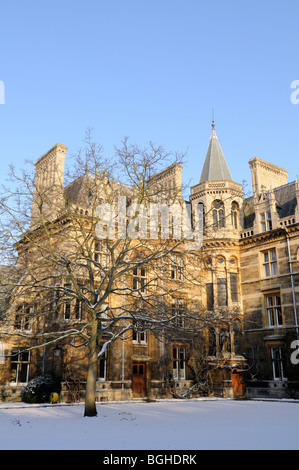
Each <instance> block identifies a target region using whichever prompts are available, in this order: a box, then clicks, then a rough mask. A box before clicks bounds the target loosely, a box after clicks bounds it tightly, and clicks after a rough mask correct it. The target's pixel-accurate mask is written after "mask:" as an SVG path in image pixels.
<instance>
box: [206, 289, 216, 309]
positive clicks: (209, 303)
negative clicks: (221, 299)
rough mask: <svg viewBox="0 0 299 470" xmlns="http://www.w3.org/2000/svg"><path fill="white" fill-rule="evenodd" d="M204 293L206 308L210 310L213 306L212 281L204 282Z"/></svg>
mask: <svg viewBox="0 0 299 470" xmlns="http://www.w3.org/2000/svg"><path fill="white" fill-rule="evenodd" d="M206 294H207V309H208V310H212V309H213V308H214V289H213V283H212V282H208V283H207V284H206Z"/></svg>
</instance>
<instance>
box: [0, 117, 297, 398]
mask: <svg viewBox="0 0 299 470" xmlns="http://www.w3.org/2000/svg"><path fill="white" fill-rule="evenodd" d="M66 150H67V149H66V147H65V146H64V145H61V144H56V145H55V146H54V147H53V148H52V149H50V150H49V151H48V152H47V153H46V154H45V155H43V156H42V157H41V158H40V159H39V160H38V161H37V162H36V165H35V172H36V174H35V189H36V188H38V187H39V188H40V187H42V186H43V185H44V186H46V187H47V189H48V197H49V199H51V198H52V202H53V201H54V202H55V203H51V204H48V205H47V218H48V219H49V220H50V219H51V220H52V221H53V220H54V221H58V222H57V223H56V222H55V223H56V226H55V230H56V232H55V234H57V237H58V239H59V234H60V233H62V231H63V230H64V227H66V220H65V217H64V216H63V215H61V211H59V208H61V207H62V205H63V204H64V201H65V200H66V198H67V200H68V201H71V203H72V204H73V205H74V206H76V208H77V211H78V212H77V213H78V214H81V215H82V220H83V219H84V221H85V222H84V223H86V224H87V225H88V217H89V214H88V204H87V203H86V201H87V200H88V197H89V194H88V193H86V187H84V176H81V177H80V178H78V179H75V180H74V181H72V182H71V183H69V184H68V185H67V186H66V187H65V188H64V192H63V193H62V192H61V193H58V192H57V191H56V188H57V187H58V186H56V182H57V181H58V180H63V175H64V161H65V156H66ZM227 162H229V159H227V160H226V158H225V156H224V154H223V151H222V149H221V146H220V143H219V141H218V138H217V135H216V132H215V126H214V123H213V124H212V133H211V136H210V141H209V143H208V149H207V152H206V155H205V158H204V154H203V159H202V168H199V169H198V170H199V174H198V181H199V182H198V184H196V185H195V186H193V187H191V188H190V195H189V200H187V201H186V200H184V204H185V205H186V207H190V208H191V214H194V213H197V211H198V208H200V211H201V213H202V214H203V240H202V244H201V246H200V247H198V248H196V247H195V250H198V254H200V258H199V259H200V261H198V262H197V263H194V265H192V261H191V254H190V255H189V254H188V253H186V252H184V250H182V251H181V252H180V251H179V250H177V251H176V250H173V251H172V252H171V253H170V255H169V258H168V261H167V263H168V264H167V266H168V267H167V269H168V271H167V274H166V269H165V270H164V271H161V273H160V275H158V274H157V278H158V281H157V285H156V286H155V289H157V286H158V285H159V286H161V285H162V283H164V287H165V285H168V286H169V292H170V290H171V291H172V293H173V294H172V300H171V303H170V304H171V306H170V311H171V312H172V314H173V315H176V318H177V320H176V324H175V325H174V328H173V329H172V330H169V332H168V333H167V334H165V340H161V337H158V336H157V335H156V334H155V332H153V331H152V329H151V328H142V325H141V324H140V323H139V324H138V325H136V328H135V327H134V328H132V329H131V330H127V331H126V332H125V333H123V335H122V336H120V337H119V339H118V340H117V341H114V342H111V343H109V344H108V346H107V347H105V349H104V351H103V354H101V355H100V357H99V359H98V376H97V385H96V397H97V400H98V401H105V400H107V401H109V400H129V399H134V398H136V399H155V398H161V397H169V396H175V397H194V396H201V395H205V396H222V397H235V398H299V364H297V363H296V361H295V360H293V359H292V358H294V354H293V355H292V353H293V352H294V348H295V346H296V344H297V343H296V341H297V340H298V339H299V336H298V330H299V326H298V311H297V310H298V296H299V179H298V177H297V178H296V179H295V180H294V181H291V182H289V181H288V172H287V170H285V169H283V168H281V167H278V166H276V165H274V164H272V163H270V162H267V161H264V160H262V159H260V158H257V157H255V158H252V159H251V160H250V161H249V166H250V170H251V177H252V194H251V195H250V196H247V195H246V194H244V190H243V189H244V188H243V187H242V184H240V183H239V182H235V181H233V179H232V176H231V172H230V170H229V165H228V163H227ZM45 175H46V177H45ZM181 176H182V166H181V165H179V164H173V165H171V166H170V167H168V168H165V169H164V170H163V171H161V172H159V173H158V174H157V175H154V176H153V177H152V180H153V181H155V184H156V186H157V187H159V186H160V187H164V188H165V187H167V188H168V189H169V193H168V194H173V193H174V192H175V193H176V196H175V199H176V200H178V199H180V200H182V193H181V187H182V183H181ZM115 184H116V183H115ZM124 186H125V185H124ZM122 189H124V190H126V188H125V187H123V188H122ZM127 191H128V194H129V193H130V188H127ZM37 212H38V209H37V204H36V205H34V204H33V205H32V214H31V220H32V223H31V227H30V233H38V227H39V224H40V223H41V222H40V220H39V219H38V216H37ZM38 220H39V221H38ZM31 240H33V238H31ZM54 243H55V241H54ZM57 243H58V244H61V252H62V253H63V250H64V249H65V246H64V243H65V239H63V240H62V241H61V239H59V241H58V242H57ZM156 243H159V240H158V241H157V242H156ZM34 250H36V251H34ZM38 250H40V248H37V247H35V248H32V249H30V250H29V251H28V248H27V247H26V243H25V242H24V241H23V242H22V243H20V245H19V246H18V253H19V261H18V265H17V266H15V267H12V266H2V267H1V272H0V275H1V278H2V280H4V281H5V280H10V281H11V280H12V279H14V278H16V279H17V281H16V283H13V282H12V281H11V282H7V283H5V282H3V286H5V285H6V286H7V287H6V288H4V287H3V289H2V296H1V317H0V323H1V322H2V327H1V326H0V333H1V331H2V333H4V330H5V329H6V332H7V333H9V334H0V387H1V390H2V395H3V396H5V397H7V399H8V400H19V399H20V394H21V391H22V389H23V388H24V386H25V385H26V384H27V383H28V382H29V381H30V380H31V379H32V378H34V377H37V376H41V375H43V374H51V375H52V376H55V378H57V379H58V380H59V381H60V384H61V390H60V399H61V401H74V400H82V399H83V397H84V390H85V384H86V373H87V356H88V353H87V349H86V348H85V347H84V345H83V346H82V345H81V346H82V347H79V346H80V344H79V343H78V342H76V341H77V340H75V339H72V338H70V337H68V338H65V340H63V339H62V338H60V339H59V341H55V337H54V336H53V338H52V337H49V339H48V338H47V341H45V339H44V338H42V336H41V335H39V334H36V336H34V335H32V334H28V335H27V334H26V333H27V332H28V333H32V331H34V328H36V332H37V333H38V332H43V331H47V328H48V327H49V323H50V322H52V324H51V325H52V326H51V328H52V329H53V328H54V329H55V331H60V330H61V331H64V329H65V330H68V331H69V330H70V329H71V328H72V327H74V328H76V331H78V329H79V328H81V327H82V330H83V328H84V324H85V323H86V317H85V315H84V312H83V311H82V309H81V305H80V302H79V301H78V299H77V301H76V300H72V299H71V297H70V298H68V296H64V297H63V299H62V300H61V303H60V304H59V308H57V309H55V314H54V310H53V315H55V318H54V316H53V317H52V318H51V319H49V316H48V315H45V317H44V319H42V318H41V317H40V316H39V320H38V325H35V323H34V320H33V319H34V318H35V317H34V308H36V305H35V306H33V305H31V304H30V302H27V301H26V299H25V300H24V298H23V299H21V297H20V296H18V295H15V294H14V291H17V289H18V286H20V285H21V284H22V285H23V286H24V285H25V284H26V282H25V281H20V280H19V279H20V278H19V277H18V273H19V269H22V267H24V266H26V263H27V260H28V257H30V256H38V255H37V251H38ZM43 256H45V255H43ZM93 256H94V259H95V261H97V260H101V264H102V266H104V264H105V257H107V263H109V260H108V254H107V252H106V251H105V248H104V247H103V244H102V243H101V241H100V240H97V239H95V240H94V249H93ZM157 263H158V261H157ZM156 268H157V271H158V264H157V266H156ZM49 269H50V268H49ZM151 269H152V270H155V266H152V268H151ZM159 269H160V265H159ZM161 269H162V268H161ZM163 269H164V268H163ZM163 273H165V274H163ZM194 273H195V274H196V276H195V274H194ZM31 274H32V273H31ZM32 275H33V274H32ZM149 277H150V270H149V269H147V267H146V266H144V265H140V267H138V266H137V265H136V267H135V268H134V270H132V271H131V273H130V275H129V276H127V277H126V278H125V277H124V281H123V282H124V285H123V295H116V293H114V294H113V295H111V296H110V297H107V299H106V304H105V305H106V306H107V311H108V310H109V309H110V310H109V311H110V312H111V311H113V309H115V310H114V311H116V309H117V308H120V306H121V303H122V302H123V300H124V296H125V294H124V293H125V290H126V289H130V290H134V289H135V290H138V289H139V292H141V293H143V294H145V291H146V286H147V285H149ZM195 277H196V282H195V281H194V279H195ZM191 278H192V279H191ZM151 279H153V277H152V278H151ZM80 282H81V283H82V284H84V279H81V280H80ZM9 285H14V289H9ZM28 285H29V284H28ZM159 288H160V287H159ZM29 290H30V289H29V287H28V292H29ZM29 294H30V292H29ZM45 295H46V293H45ZM52 300H53V299H52ZM162 304H163V302H161V304H160V306H161V305H162ZM40 305H45V304H43V299H42V298H41V300H40ZM133 308H134V304H131V306H130V309H131V310H130V311H132V309H133ZM138 308H139V307H138ZM161 308H162V307H161ZM188 309H190V310H191V311H192V312H194V311H195V310H196V311H198V312H199V313H200V315H201V316H202V318H203V317H204V318H206V319H207V321H206V323H205V326H204V327H201V328H200V329H197V327H196V326H194V331H192V329H191V330H190V328H188V332H186V334H185V335H184V334H180V333H179V331H181V329H182V328H181V327H182V326H184V325H183V322H184V319H183V314H182V315H181V316H180V313H181V312H184V310H188ZM103 315H104V314H103ZM36 318H37V317H36ZM132 318H134V314H133V316H132ZM193 318H194V317H193ZM213 318H214V319H216V318H220V321H218V322H216V321H215V322H214V321H213ZM7 319H9V321H7ZM186 324H187V319H186ZM194 325H195V324H194ZM53 331H54V330H53ZM82 338H83V333H82ZM102 340H103V342H105V336H104V337H103V338H102ZM108 342H109V341H108ZM39 344H42V346H41V347H38V345H39Z"/></svg>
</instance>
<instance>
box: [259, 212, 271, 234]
mask: <svg viewBox="0 0 299 470" xmlns="http://www.w3.org/2000/svg"><path fill="white" fill-rule="evenodd" d="M261 230H262V232H268V231H269V230H272V220H271V212H263V213H262V214H261Z"/></svg>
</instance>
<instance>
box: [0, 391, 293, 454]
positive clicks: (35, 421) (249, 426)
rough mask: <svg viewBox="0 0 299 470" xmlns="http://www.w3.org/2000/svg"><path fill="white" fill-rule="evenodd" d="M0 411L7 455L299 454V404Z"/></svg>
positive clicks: (5, 406) (175, 403)
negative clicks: (46, 452)
mask: <svg viewBox="0 0 299 470" xmlns="http://www.w3.org/2000/svg"><path fill="white" fill-rule="evenodd" d="M97 410H98V415H97V416H96V417H93V418H88V417H84V416H83V414H84V404H83V403H78V404H72V405H67V404H58V405H27V404H24V403H1V404H0V449H1V450H12V449H13V450H122V449H123V450H126V451H127V450H139V449H142V450H164V451H167V450H169V451H171V450H185V449H186V450H187V449H189V450H190V449H193V450H215V449H217V450H222V449H225V450H270V449H277V450H298V449H299V439H298V422H299V402H296V401H281V400H279V401H255V400H231V399H194V400H193V399H190V400H160V401H155V402H143V401H140V402H139V401H136V402H107V403H99V404H97Z"/></svg>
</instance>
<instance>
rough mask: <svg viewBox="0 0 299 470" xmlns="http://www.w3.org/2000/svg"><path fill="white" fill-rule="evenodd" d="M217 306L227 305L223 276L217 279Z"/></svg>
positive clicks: (225, 283)
mask: <svg viewBox="0 0 299 470" xmlns="http://www.w3.org/2000/svg"><path fill="white" fill-rule="evenodd" d="M217 294H218V307H226V306H227V282H226V279H225V278H221V277H220V278H218V279H217Z"/></svg>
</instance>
